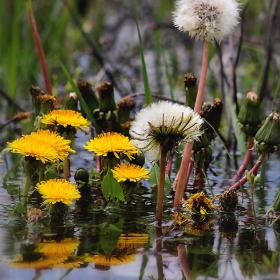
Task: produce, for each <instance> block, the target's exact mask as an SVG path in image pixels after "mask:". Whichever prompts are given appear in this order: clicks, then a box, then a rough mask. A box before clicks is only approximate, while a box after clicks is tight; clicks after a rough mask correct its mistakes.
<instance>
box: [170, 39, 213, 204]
mask: <svg viewBox="0 0 280 280" xmlns="http://www.w3.org/2000/svg"><path fill="white" fill-rule="evenodd" d="M208 56H209V41H204V48H203V56H202V66H201V73H200V81H199V86H198V91H197V97H196V101H195V107H194V112H195V113H198V114H200V110H201V106H202V101H203V97H204V88H205V83H206V75H207V67H208ZM193 142H194V141H192V142H190V143H188V144H187V145H186V147H185V150H184V154H183V158H182V161H181V165H180V169H179V174H178V182H177V187H176V192H175V197H174V207H176V206H177V205H179V203H180V201H181V200H182V198H183V196H184V192H185V187H186V185H187V183H188V182H187V179H188V178H187V170H188V168H189V163H190V157H191V153H192V148H193Z"/></svg>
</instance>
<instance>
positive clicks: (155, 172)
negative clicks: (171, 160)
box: [148, 163, 171, 189]
mask: <svg viewBox="0 0 280 280" xmlns="http://www.w3.org/2000/svg"><path fill="white" fill-rule="evenodd" d="M148 182H149V184H150V186H151V187H154V186H158V182H159V165H158V164H157V163H155V164H154V165H153V167H152V169H151V175H150V177H149V179H148ZM164 185H165V187H167V188H168V189H171V183H170V180H169V177H168V176H167V175H166V174H165V184H164Z"/></svg>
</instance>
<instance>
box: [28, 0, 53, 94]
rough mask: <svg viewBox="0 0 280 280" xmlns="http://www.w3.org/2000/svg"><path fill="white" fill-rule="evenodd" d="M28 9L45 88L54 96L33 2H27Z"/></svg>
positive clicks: (29, 0)
mask: <svg viewBox="0 0 280 280" xmlns="http://www.w3.org/2000/svg"><path fill="white" fill-rule="evenodd" d="M26 7H27V14H28V19H29V23H30V27H31V31H32V36H33V39H34V41H35V46H36V49H37V52H38V57H39V61H40V65H41V69H42V72H43V77H44V81H45V87H46V93H47V94H50V95H52V84H51V79H50V75H49V70H48V66H47V62H46V58H45V54H44V50H43V47H42V43H41V39H40V35H39V32H38V29H37V25H36V21H35V18H34V14H33V9H32V3H31V0H26Z"/></svg>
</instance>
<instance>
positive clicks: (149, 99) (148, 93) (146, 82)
mask: <svg viewBox="0 0 280 280" xmlns="http://www.w3.org/2000/svg"><path fill="white" fill-rule="evenodd" d="M134 6H135V16H136V26H137V33H138V38H139V47H140V54H141V62H142V75H143V83H144V88H145V96H146V104H147V105H149V104H150V103H151V102H152V95H151V90H150V85H149V78H148V73H147V67H146V62H145V56H144V50H143V44H142V38H141V33H140V28H139V23H138V14H137V6H136V1H135V0H134Z"/></svg>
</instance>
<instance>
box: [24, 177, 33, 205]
mask: <svg viewBox="0 0 280 280" xmlns="http://www.w3.org/2000/svg"><path fill="white" fill-rule="evenodd" d="M27 173H28V172H27ZM30 182H31V176H30V175H29V174H26V178H25V184H24V189H23V194H22V202H23V205H24V206H25V205H26V203H27V198H28V191H29V186H30Z"/></svg>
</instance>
